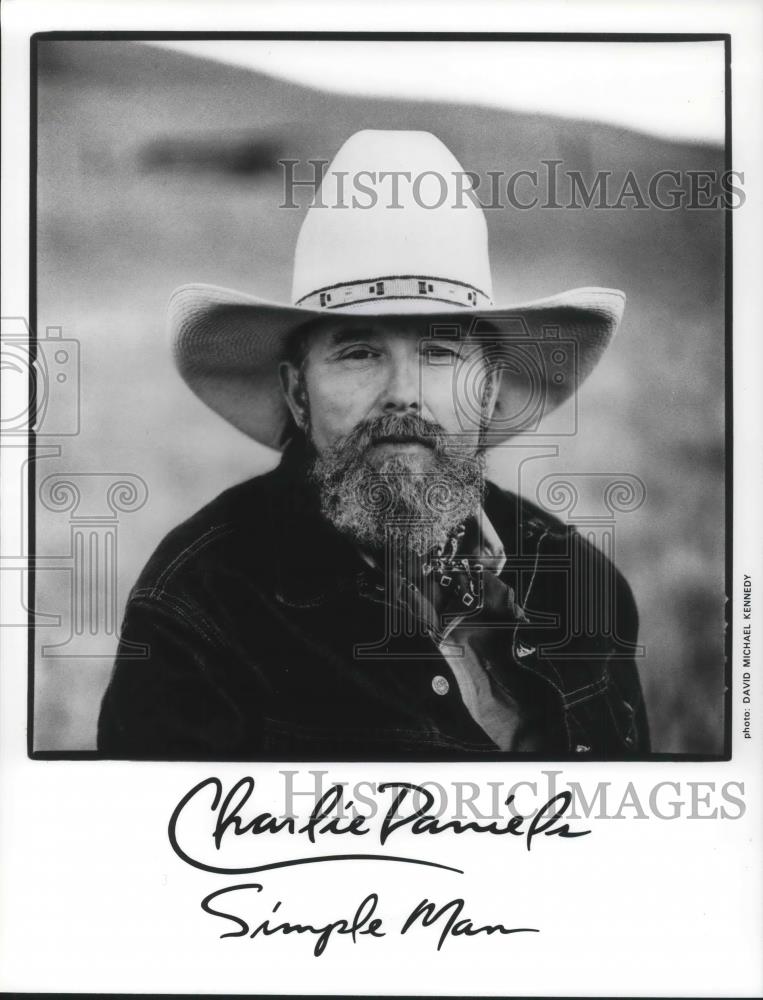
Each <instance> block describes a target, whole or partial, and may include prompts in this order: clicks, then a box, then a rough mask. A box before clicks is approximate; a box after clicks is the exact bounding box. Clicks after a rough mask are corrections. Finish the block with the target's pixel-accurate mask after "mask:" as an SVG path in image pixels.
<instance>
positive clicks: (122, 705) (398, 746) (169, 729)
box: [98, 459, 649, 761]
mask: <svg viewBox="0 0 763 1000" xmlns="http://www.w3.org/2000/svg"><path fill="white" fill-rule="evenodd" d="M485 511H486V513H487V516H488V518H489V519H490V521H491V523H492V524H493V526H494V527H495V529H496V530H497V532H498V534H499V536H500V537H501V541H502V542H503V544H504V547H505V549H506V553H507V556H508V558H507V563H506V568H505V569H504V571H503V574H502V576H503V577H504V578H505V580H506V582H507V583H509V584H510V585H511V586H512V587H513V588H514V590H515V593H516V595H517V598H518V600H519V602H520V604H521V605H522V606H523V607H524V610H525V614H526V616H527V619H528V621H527V622H526V623H522V624H521V625H520V626H519V627H517V628H511V629H510V630H507V632H506V658H505V659H506V662H505V664H504V665H502V667H501V668H500V669H501V677H500V678H498V679H499V680H500V682H501V683H503V684H504V685H505V686H506V687H507V688H508V689H509V690H510V692H511V694H512V696H513V697H514V698H516V700H517V701H518V702H519V704H520V705H521V706H522V710H523V712H525V713H526V714H528V715H529V716H530V717H531V718H532V719H533V723H534V726H535V730H536V732H538V733H540V748H541V749H540V751H539V754H538V755H539V756H540V757H542V758H543V759H549V758H550V759H560V758H561V759H563V758H565V757H567V756H568V755H574V756H575V757H576V758H577V759H580V758H581V757H582V758H585V757H594V758H597V759H601V758H624V757H629V756H632V755H634V754H638V755H641V754H644V753H646V752H648V750H649V737H648V729H647V722H646V714H645V710H644V704H643V698H642V693H641V687H640V684H639V679H638V674H637V671H636V667H635V662H634V649H635V645H634V644H635V642H636V636H637V630H638V619H637V614H636V608H635V604H634V601H633V597H632V594H631V591H630V588H629V587H628V584H627V583H626V581H625V580H624V578H623V577H622V576H621V575H620V574H619V573H618V572H617V570H616V569H615V568H614V566H613V565H612V563H611V562H610V561H609V560H608V559H607V558H606V557H605V556H604V555H602V554H601V553H600V552H599V551H598V550H597V549H595V548H594V547H593V546H591V545H590V544H589V543H588V542H586V541H584V540H583V539H582V537H581V536H580V535H579V534H578V533H577V532H576V531H574V530H573V529H569V528H567V527H566V526H564V525H562V524H561V523H560V522H558V521H557V520H556V519H554V518H553V517H551V516H549V515H548V514H546V513H545V512H541V511H540V510H539V509H538V508H536V507H534V506H532V505H530V504H528V503H526V502H525V501H524V500H521V499H520V498H518V497H516V496H514V495H513V494H511V493H508V492H506V491H503V490H500V489H498V488H497V487H495V486H493V485H492V484H490V485H489V487H488V491H487V496H486V500H485ZM384 590H385V588H384V581H383V579H382V578H381V574H378V575H377V574H375V572H374V571H373V570H372V569H370V568H369V567H368V566H367V565H366V564H365V563H364V562H363V560H362V559H361V557H360V555H359V554H358V552H357V551H356V550H355V548H354V547H353V546H352V545H351V544H350V543H349V542H347V541H345V540H344V538H343V537H342V536H341V535H339V534H338V533H337V532H336V531H335V530H334V529H333V528H332V527H331V526H330V525H329V524H328V523H327V522H325V520H323V519H322V518H321V517H320V516H319V513H318V510H317V504H316V501H315V498H314V497H313V496H312V494H311V491H310V490H309V489H308V488H307V487H306V485H305V482H304V479H303V478H302V476H301V473H300V471H299V469H298V468H296V467H295V463H293V462H290V461H289V460H288V459H285V460H284V461H283V462H282V463H281V465H280V466H279V468H278V469H276V470H274V471H273V472H271V473H268V474H267V475H264V476H259V477H257V478H255V479H252V480H249V481H248V482H245V483H242V484H241V485H239V486H235V487H233V488H232V489H229V490H227V491H226V492H225V493H223V494H222V495H221V496H219V497H218V498H217V499H216V500H214V501H213V502H212V503H210V504H209V505H208V506H206V507H205V508H204V509H203V510H201V511H199V512H198V513H197V514H196V515H194V516H193V517H192V518H190V519H189V520H188V521H186V522H185V523H184V524H182V525H180V526H179V527H178V528H176V529H175V530H174V531H172V532H171V533H170V534H169V535H168V536H167V537H166V538H165V539H164V541H163V542H162V543H161V544H160V546H159V547H158V549H157V550H156V552H155V553H154V555H153V556H152V557H151V559H150V560H149V562H148V564H147V566H146V567H145V569H144V571H143V573H142V574H141V576H140V579H139V580H138V582H137V584H136V586H135V587H134V589H133V591H132V593H131V595H130V598H129V602H128V605H127V609H126V612H125V619H124V623H123V630H122V641H121V643H120V648H119V653H118V656H117V661H116V665H115V668H114V673H113V675H112V678H111V682H110V684H109V687H108V690H107V691H106V694H105V696H104V699H103V704H102V707H101V714H100V719H99V726H98V746H99V749H100V751H101V752H102V753H104V754H105V755H107V756H110V757H129V758H138V759H141V758H142V759H156V760H159V759H188V760H270V759H272V760H321V761H327V760H371V759H379V760H409V759H410V760H414V759H419V760H421V759H425V760H439V759H446V758H447V759H459V758H461V759H466V758H474V757H475V756H476V757H484V756H486V755H488V756H491V757H493V758H498V757H504V756H505V755H504V754H501V752H500V751H499V750H498V749H497V747H496V746H495V744H494V743H493V742H492V741H491V740H490V739H489V737H487V735H486V734H485V732H484V731H483V730H482V729H481V728H480V727H479V726H478V725H477V724H476V723H475V722H474V720H473V719H472V717H471V715H470V714H469V712H468V711H467V709H466V707H465V705H464V703H463V701H462V699H461V696H460V693H459V689H458V684H457V683H456V681H455V679H454V677H453V674H452V672H451V670H450V668H449V667H448V664H447V663H446V661H445V660H444V658H443V657H442V656H441V655H440V653H439V652H438V650H437V648H436V646H435V645H434V643H433V642H432V640H431V639H429V638H428V637H427V636H426V635H422V636H418V637H416V636H412V637H411V636H408V637H405V636H395V635H389V634H388V632H389V629H388V610H389V608H388V604H387V602H386V601H385V595H384ZM434 678H437V679H438V681H437V683H435V684H433V679H434ZM443 678H445V680H446V681H447V682H448V683H447V684H444V683H443V682H442V679H443ZM438 689H439V690H438ZM523 756H524V755H523Z"/></svg>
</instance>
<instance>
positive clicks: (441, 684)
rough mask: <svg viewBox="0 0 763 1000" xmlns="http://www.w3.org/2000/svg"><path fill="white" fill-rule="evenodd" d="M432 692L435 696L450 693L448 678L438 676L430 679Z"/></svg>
mask: <svg viewBox="0 0 763 1000" xmlns="http://www.w3.org/2000/svg"><path fill="white" fill-rule="evenodd" d="M432 690H433V691H434V693H435V694H447V693H448V691H450V684H449V683H448V678H447V677H443V676H442V675H441V674H438V675H437V676H436V677H433V678H432Z"/></svg>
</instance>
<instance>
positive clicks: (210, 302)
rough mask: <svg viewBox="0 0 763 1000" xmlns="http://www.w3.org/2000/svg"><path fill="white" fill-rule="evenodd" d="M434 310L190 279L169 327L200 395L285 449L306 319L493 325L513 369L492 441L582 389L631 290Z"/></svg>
mask: <svg viewBox="0 0 763 1000" xmlns="http://www.w3.org/2000/svg"><path fill="white" fill-rule="evenodd" d="M427 306H428V307H429V308H426V307H427ZM433 306H435V303H432V302H430V303H424V302H420V301H418V300H415V299H411V300H406V301H405V302H403V301H401V300H392V301H379V302H374V303H366V304H365V305H364V306H363V307H355V308H354V309H353V308H352V307H348V308H345V309H341V310H339V309H337V310H335V311H332V312H330V313H329V312H328V311H326V310H322V311H316V310H310V309H300V308H298V307H295V306H286V305H282V304H280V303H276V302H269V301H267V300H264V299H259V298H257V297H255V296H253V295H247V294H245V293H243V292H237V291H233V290H231V289H227V288H220V287H217V286H214V285H184V286H182V287H181V288H178V289H177V290H176V291H175V292H174V293H173V295H172V297H171V299H170V307H169V323H170V332H171V336H172V348H173V354H174V358H175V362H176V364H177V367H178V370H179V371H180V374H181V375H182V376H183V378H184V379H185V381H186V383H187V384H188V385H189V386H190V388H191V389H192V390H193V392H194V393H195V394H196V395H197V396H198V397H199V399H201V400H202V401H203V402H204V403H206V404H207V406H209V407H210V408H211V409H212V410H214V411H215V412H217V413H219V414H220V415H221V416H222V417H224V419H225V420H227V421H228V422H229V423H231V424H233V426H234V427H237V428H238V429H239V430H241V431H243V432H244V434H247V435H248V436H249V437H252V438H254V439H255V440H256V441H259V442H260V443H261V444H264V445H266V446H268V447H270V448H275V449H277V450H278V449H281V448H282V447H283V445H284V435H285V432H286V430H287V428H288V426H289V411H288V408H287V406H286V402H285V399H284V396H283V392H282V389H281V383H280V379H279V374H278V365H279V363H280V362H281V361H282V360H284V355H285V349H286V345H287V343H288V341H289V338H290V336H291V334H293V333H294V331H295V330H297V329H298V328H299V327H300V326H302V325H303V324H305V323H307V322H310V321H311V320H325V319H326V318H327V317H330V318H331V320H332V322H337V323H339V324H342V323H347V324H351V323H357V316H358V315H359V314H362V315H384V316H385V319H386V320H387V321H389V322H392V323H394V322H395V320H396V319H398V320H399V322H401V323H402V322H404V321H405V320H409V321H410V317H411V315H426V317H427V321H428V322H429V323H430V324H431V325H442V326H449V327H453V326H454V325H455V324H458V325H459V326H460V328H461V329H462V330H463V331H464V332H465V333H468V332H469V331H476V333H477V335H479V334H480V330H481V329H482V330H484V329H485V327H486V326H488V327H489V328H492V329H493V330H494V331H495V332H494V333H493V334H491V335H490V336H491V340H492V341H494V342H499V343H500V345H501V346H505V348H506V362H505V364H502V366H501V367H502V370H503V371H504V373H505V374H504V375H503V377H502V379H501V385H500V387H499V391H498V399H497V403H496V408H495V412H494V414H493V419H492V421H491V424H490V426H489V428H488V433H487V444H488V445H492V444H497V443H499V442H500V441H502V440H505V439H506V438H509V437H511V436H513V435H515V434H518V433H521V432H523V431H524V430H527V429H528V427H529V421H530V417H529V416H528V414H529V413H530V412H531V411H532V426H536V425H537V420H538V417H539V416H540V417H543V416H545V414H547V413H550V412H551V411H552V410H553V409H555V408H556V407H557V406H559V405H560V404H561V403H563V402H564V401H565V400H566V399H568V398H569V397H570V396H571V395H573V394H574V393H575V392H576V391H577V390H578V388H579V386H580V385H581V384H582V383H583V382H584V381H585V379H586V378H587V377H588V375H590V373H591V372H592V371H593V369H594V368H595V367H596V365H597V363H598V361H599V359H600V358H601V356H602V354H603V353H604V351H605V350H606V349H607V346H608V345H609V343H610V341H611V340H612V338H613V336H614V334H615V331H616V330H617V326H618V324H619V322H620V319H621V317H622V314H623V309H624V308H625V295H624V293H623V292H620V291H617V290H615V289H610V288H577V289H574V290H572V291H568V292H562V293H560V294H558V295H554V296H552V297H551V298H546V299H538V300H535V301H533V302H527V303H521V304H518V305H511V306H502V307H492V308H490V309H483V308H480V309H476V310H470V309H463V308H459V309H451V310H447V309H446V310H444V311H440V310H439V309H438V308H435V309H434V310H433V309H432V308H431V307H433ZM512 372H514V375H512V374H511V373H512ZM518 391H519V396H518V395H517V393H518ZM533 395H534V396H535V398H534V400H533V399H531V398H530V397H531V396H533ZM528 404H530V405H529V406H528Z"/></svg>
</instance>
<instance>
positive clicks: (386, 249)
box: [170, 130, 625, 448]
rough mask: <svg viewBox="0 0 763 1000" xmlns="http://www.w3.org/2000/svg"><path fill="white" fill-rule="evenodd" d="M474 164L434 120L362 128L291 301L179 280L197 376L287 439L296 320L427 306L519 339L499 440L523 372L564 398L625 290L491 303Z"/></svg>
mask: <svg viewBox="0 0 763 1000" xmlns="http://www.w3.org/2000/svg"><path fill="white" fill-rule="evenodd" d="M395 174H396V175H397V178H396V179H395V177H394V175H395ZM466 176H467V175H466V174H465V172H464V171H463V168H462V167H461V165H460V164H459V163H458V161H457V160H456V158H455V157H454V156H453V154H452V153H451V152H450V151H449V150H448V149H447V148H446V147H445V146H444V145H443V143H442V142H440V140H439V139H437V138H436V137H435V136H434V135H432V134H431V133H429V132H410V131H394V132H393V131H371V130H366V131H362V132H357V133H356V134H355V135H353V136H352V137H351V138H350V139H348V140H347V142H345V144H344V145H343V146H342V148H341V149H340V150H339V152H338V153H337V155H336V157H335V158H334V160H333V162H332V164H331V165H330V167H329V168H328V170H327V172H326V174H325V175H324V178H323V182H322V184H321V187H320V191H319V192H318V194H317V196H316V198H315V200H314V202H313V204H312V205H311V206H310V208H309V210H308V212H307V215H306V217H305V220H304V223H303V224H302V228H301V230H300V233H299V238H298V240H297V246H296V251H295V257H294V280H293V286H292V305H284V304H281V303H278V302H269V301H267V300H265V299H260V298H257V297H255V296H253V295H247V294H245V293H243V292H237V291H232V290H230V289H227V288H219V287H216V286H213V285H184V286H182V287H181V288H179V289H177V290H176V291H175V292H174V293H173V295H172V298H171V300H170V327H171V332H172V341H173V352H174V357H175V361H176V363H177V366H178V369H179V371H180V373H181V375H182V376H183V378H184V379H185V381H186V382H187V383H188V385H189V386H190V388H191V389H192V390H193V391H194V392H195V393H196V395H197V396H198V397H199V398H200V399H202V400H203V401H204V402H205V403H206V404H207V405H208V406H210V407H211V408H212V409H213V410H215V411H216V412H217V413H219V414H221V415H222V416H223V417H224V418H225V419H226V420H228V421H229V422H230V423H232V424H233V425H234V426H236V427H238V428H239V429H240V430H242V431H243V432H244V433H245V434H248V435H249V436H250V437H252V438H254V439H255V440H257V441H259V442H260V443H262V444H265V445H268V446H270V447H272V448H282V447H283V445H284V443H285V442H284V435H285V432H286V430H287V428H288V427H289V411H288V408H287V406H286V402H285V399H284V397H283V392H282V390H281V385H280V381H279V376H278V366H279V363H280V362H281V361H282V360H283V358H284V354H285V349H286V345H287V343H288V341H289V337H290V335H291V334H292V333H293V332H294V331H295V330H296V329H298V328H299V327H302V326H303V325H304V324H305V323H306V322H308V321H310V320H311V319H319V318H321V317H324V318H325V317H326V315H331V317H332V320H334V321H336V322H339V323H342V322H345V321H346V322H347V323H353V322H357V320H356V319H355V317H357V316H358V315H366V316H379V315H384V316H385V318H386V320H387V321H390V322H394V317H395V316H399V317H401V318H402V317H406V316H407V317H410V316H411V314H427V319H428V321H429V322H430V323H431V324H432V325H433V326H435V325H442V326H447V327H450V328H453V327H454V324H458V325H459V326H460V327H461V328H462V329H464V332H465V333H466V332H467V330H468V329H472V328H473V324H474V323H475V321H478V322H483V323H484V322H488V323H489V324H490V325H491V327H492V328H493V329H494V330H495V334H494V336H495V337H496V338H502V343H505V344H506V345H508V346H509V347H510V352H511V353H510V355H508V356H507V357H508V360H507V361H506V364H505V366H504V371H505V372H508V373H509V374H508V376H507V375H504V376H503V377H502V379H501V385H500V387H499V391H498V401H497V404H496V408H495V412H494V415H493V419H492V423H491V425H490V427H489V428H488V438H487V440H488V442H489V443H490V444H494V443H497V442H498V441H500V440H501V439H503V438H507V437H510V436H511V435H512V434H516V433H518V432H519V431H521V430H523V429H525V427H526V423H525V424H523V419H524V418H523V417H522V414H525V416H526V415H527V413H528V406H527V404H528V401H529V400H525V401H520V404H519V405H518V403H517V386H518V385H519V384H520V383H523V388H522V389H521V391H520V397H521V396H522V393H524V394H525V395H527V392H528V391H529V393H530V396H533V395H534V397H535V401H536V403H537V402H538V400H540V403H541V410H542V413H546V412H549V411H550V410H552V409H554V408H555V407H556V406H558V405H559V404H560V403H562V402H563V401H564V400H565V399H566V398H567V397H569V396H570V395H572V394H573V393H574V392H575V391H576V390H577V388H578V386H579V385H580V383H581V382H582V381H583V380H584V379H585V378H586V377H587V376H588V375H589V374H590V372H591V371H592V370H593V368H594V367H595V366H596V364H597V362H598V361H599V358H600V357H601V355H602V354H603V352H604V350H605V349H606V347H607V345H608V344H609V342H610V341H611V339H612V337H613V336H614V333H615V330H616V328H617V325H618V323H619V321H620V318H621V317H622V313H623V308H624V306H625V295H624V294H623V293H622V292H619V291H616V290H614V289H607V288H578V289H575V290H573V291H568V292H563V293H561V294H559V295H555V296H553V297H551V298H546V299H541V300H536V301H534V302H528V303H522V304H519V305H510V306H501V307H500V308H499V307H497V306H495V305H494V304H493V301H492V282H491V276H490V262H489V259H488V239H487V225H486V223H485V217H484V214H483V212H482V209H481V207H480V206H479V204H478V203H476V199H473V198H472V197H470V196H469V193H468V189H469V184H468V183H466V182H465V181H464V178H465V177H466ZM395 184H396V189H395V187H393V185H395ZM551 357H553V359H554V360H553V361H552V360H551ZM512 359H518V364H517V363H514V362H513V361H512ZM520 369H522V371H520ZM512 371H513V372H514V376H515V378H514V380H513V382H512V377H511V373H512ZM538 390H540V396H539V393H538ZM530 409H533V407H532V406H531V407H530ZM537 410H538V407H537V405H536V406H535V408H534V412H537Z"/></svg>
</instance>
